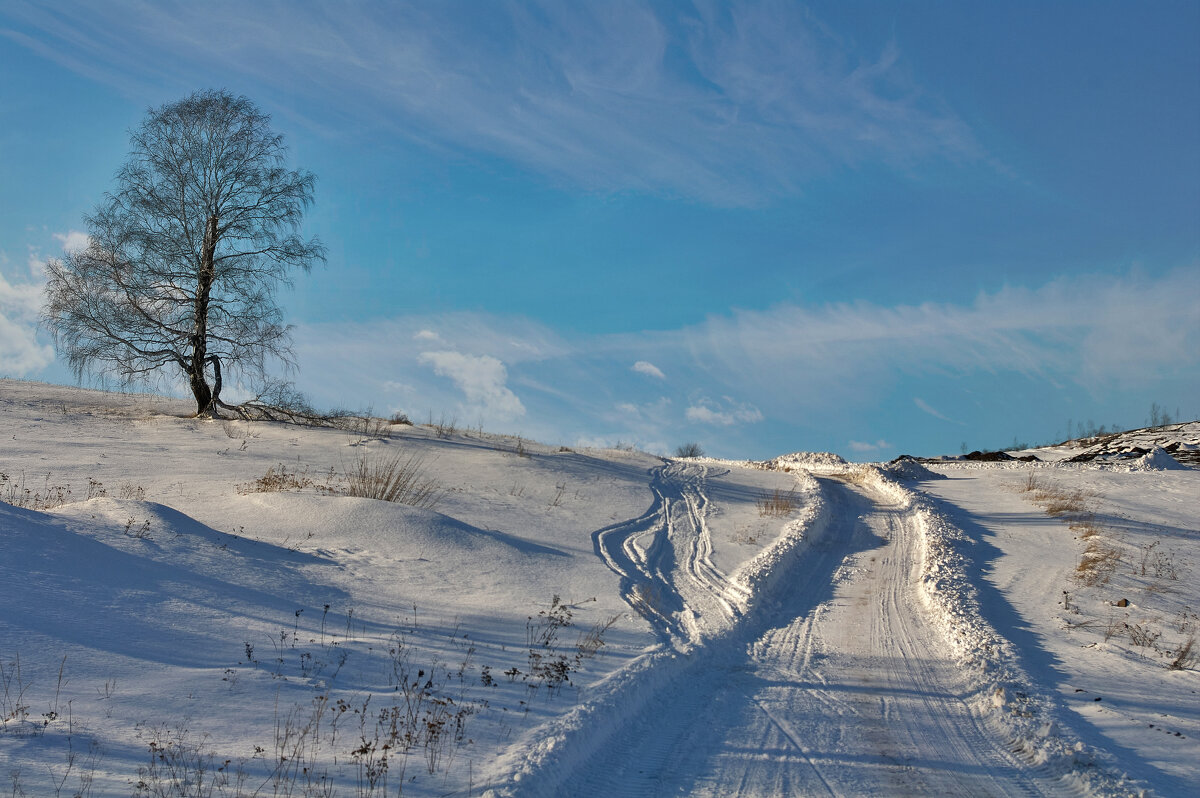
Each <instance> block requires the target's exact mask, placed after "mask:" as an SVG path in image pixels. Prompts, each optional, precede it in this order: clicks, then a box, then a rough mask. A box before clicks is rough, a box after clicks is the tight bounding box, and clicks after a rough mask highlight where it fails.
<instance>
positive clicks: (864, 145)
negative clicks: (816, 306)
mask: <svg viewBox="0 0 1200 798" xmlns="http://www.w3.org/2000/svg"><path fill="white" fill-rule="evenodd" d="M229 8H232V7H229ZM236 10H237V18H238V24H237V25H233V26H231V25H229V24H228V23H229V16H230V15H229V13H219V12H218V13H214V12H213V9H212V8H210V7H208V6H207V5H202V6H195V7H193V6H187V5H180V4H170V5H167V6H160V5H157V4H144V3H136V2H129V3H127V4H121V3H104V4H102V5H100V6H95V7H93V6H92V5H89V4H84V5H81V6H80V7H78V8H76V9H74V10H73V12H72V13H71V14H70V15H64V14H58V13H55V12H52V11H48V10H44V9H40V8H38V7H36V6H27V5H18V6H17V7H16V8H14V9H12V10H10V14H11V15H13V16H15V17H17V18H18V19H19V21H20V22H21V23H22V25H23V27H25V29H26V30H27V31H28V33H23V34H20V35H14V36H13V38H14V39H15V41H17V42H18V43H20V44H22V45H24V46H26V47H28V48H30V49H32V50H34V51H36V52H38V53H39V54H41V55H43V56H45V57H47V58H50V59H53V60H55V61H57V62H58V63H60V64H62V65H64V66H66V67H67V68H70V69H74V70H76V71H79V72H81V73H83V74H85V75H87V76H88V77H89V78H91V79H94V80H99V81H103V82H106V83H110V84H116V85H118V86H119V87H121V88H122V89H123V90H125V91H126V92H128V93H130V94H131V95H136V96H145V95H147V94H150V93H152V92H153V93H157V92H159V91H161V86H162V85H164V83H166V84H175V85H195V84H196V81H197V77H198V76H200V75H203V76H204V80H205V81H206V82H208V83H215V84H218V85H219V84H221V83H222V82H224V83H229V84H237V85H244V84H246V83H247V81H251V82H253V81H258V82H260V83H261V84H262V85H265V86H268V87H269V86H275V87H283V88H286V89H287V90H288V92H289V93H294V91H297V90H298V91H300V92H302V93H305V94H307V95H308V99H309V101H310V103H309V104H313V103H315V104H316V106H317V107H320V108H322V109H323V117H322V118H320V119H317V118H313V119H308V120H306V121H307V122H308V123H309V124H310V125H311V126H313V127H314V128H326V129H336V128H338V127H340V128H343V129H344V128H346V127H351V126H356V127H360V128H361V127H369V128H372V129H374V128H378V127H381V126H382V127H388V128H391V129H393V130H395V131H396V132H397V133H398V134H399V135H402V136H406V137H409V138H411V139H414V140H417V141H419V142H422V143H424V144H429V145H430V146H434V147H440V148H446V147H448V148H457V149H463V150H468V151H472V152H485V153H490V154H495V155H499V156H501V157H504V158H506V159H509V160H510V161H513V162H515V163H518V164H521V165H523V166H525V167H527V168H529V169H532V170H535V171H538V172H540V173H542V174H546V175H550V176H552V177H554V178H557V179H560V180H565V181H569V182H571V183H574V184H580V185H583V186H585V187H588V188H597V189H601V190H617V191H624V190H646V191H651V192H660V193H666V194H670V195H682V196H687V197H691V198H695V199H700V200H702V201H707V202H711V203H715V204H719V205H744V204H755V203H758V202H761V201H763V200H765V199H770V198H771V197H773V196H779V195H788V194H793V193H795V192H796V191H797V190H798V188H799V186H800V185H802V184H803V183H805V182H806V181H807V180H808V179H810V178H811V177H813V176H815V175H821V174H824V173H826V172H828V171H829V170H830V169H834V168H837V167H840V166H845V165H849V166H857V165H858V164H860V163H863V162H864V161H883V162H886V163H892V164H897V165H907V164H908V163H909V162H911V161H913V160H917V159H927V158H932V159H942V158H946V157H950V158H955V157H962V156H964V155H967V156H969V155H971V154H972V153H973V152H974V150H975V149H976V145H975V144H974V143H973V141H972V138H971V135H970V133H969V131H968V130H967V127H966V125H965V124H964V123H963V122H961V121H960V120H959V119H958V118H957V117H956V116H955V115H954V114H953V113H951V112H950V111H949V110H948V109H946V108H945V107H944V106H943V104H942V103H940V102H939V101H938V100H937V99H936V98H931V97H929V96H928V94H927V93H925V92H923V91H922V90H921V88H920V87H919V86H917V85H915V84H914V82H913V81H912V79H911V78H910V77H909V76H908V73H907V72H906V70H905V69H904V65H903V59H902V57H901V55H900V54H899V53H898V51H897V50H896V48H895V47H894V46H890V47H887V48H885V49H884V50H883V51H882V52H868V53H856V52H853V51H852V48H851V47H850V45H849V44H847V40H846V39H843V38H840V37H839V36H838V35H837V34H836V33H833V32H831V31H830V30H829V29H828V28H827V27H825V26H824V25H823V24H822V23H821V21H820V20H818V19H817V18H816V17H815V16H814V14H813V13H812V12H811V11H810V10H809V9H806V8H804V7H803V6H801V5H799V4H793V3H773V2H754V1H751V2H744V3H739V4H736V5H729V4H714V5H712V6H709V5H705V4H701V5H700V7H699V8H698V9H686V10H684V9H682V8H677V7H676V6H675V5H673V4H655V3H652V2H649V0H628V1H627V2H623V3H560V2H553V1H551V2H545V3H512V4H505V3H487V4H474V5H473V6H472V8H471V13H470V14H463V13H462V9H461V8H459V7H458V6H457V5H456V4H440V3H427V2H420V1H419V0H412V2H393V3H388V4H385V5H383V6H378V7H376V6H373V5H369V4H362V3H351V4H345V5H340V6H338V7H337V9H336V10H333V9H326V8H325V7H324V6H321V5H312V6H300V7H297V6H295V5H294V4H291V3H279V2H277V3H269V2H264V3H254V4H248V5H246V4H239V5H237V6H236ZM214 65H216V66H215V69H216V70H217V71H216V72H215V73H214V72H213V69H214ZM278 112H279V113H281V114H293V115H294V114H296V113H297V112H296V110H295V106H294V105H290V106H288V107H284V108H280V109H278ZM338 112H340V113H341V115H342V117H343V120H337V119H336V117H335V116H334V115H335V114H336V113H338ZM329 117H334V118H333V119H332V120H331V119H329ZM339 121H345V122H352V123H357V124H356V125H350V124H339Z"/></svg>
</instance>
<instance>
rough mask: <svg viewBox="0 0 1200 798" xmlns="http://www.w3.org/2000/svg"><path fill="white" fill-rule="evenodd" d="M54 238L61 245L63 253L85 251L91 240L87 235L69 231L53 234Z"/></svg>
mask: <svg viewBox="0 0 1200 798" xmlns="http://www.w3.org/2000/svg"><path fill="white" fill-rule="evenodd" d="M54 237H55V238H56V239H58V241H59V243H61V244H62V248H63V252H80V251H81V250H85V249H87V246H88V242H89V241H91V239H90V238H89V237H88V234H87V233H81V232H79V231H78V230H71V231H70V232H67V233H55V234H54Z"/></svg>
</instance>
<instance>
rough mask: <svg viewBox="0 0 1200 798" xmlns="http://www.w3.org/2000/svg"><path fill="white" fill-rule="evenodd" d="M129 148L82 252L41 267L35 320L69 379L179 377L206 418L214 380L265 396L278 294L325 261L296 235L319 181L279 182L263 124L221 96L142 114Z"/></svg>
mask: <svg viewBox="0 0 1200 798" xmlns="http://www.w3.org/2000/svg"><path fill="white" fill-rule="evenodd" d="M130 144H131V147H130V154H129V157H128V159H127V160H126V162H125V164H124V166H122V167H121V170H120V171H119V172H118V173H117V189H116V191H115V192H113V193H110V194H106V195H105V198H104V200H103V201H102V202H101V203H100V204H99V206H98V207H97V208H96V211H95V213H93V214H92V215H91V216H88V217H86V218H85V222H86V224H87V228H88V234H89V236H90V243H89V245H88V246H87V248H85V249H83V250H80V251H77V252H69V253H67V254H66V255H65V256H64V257H63V258H62V259H61V260H52V261H50V263H48V264H47V274H48V280H47V284H46V305H45V308H44V310H43V321H44V323H45V325H46V326H47V327H48V328H49V329H50V330H51V332H52V333H53V335H54V341H55V344H56V346H57V348H58V350H59V352H60V353H62V354H64V355H65V356H66V358H67V362H68V363H69V364H70V365H71V367H72V369H74V371H75V374H76V377H82V375H83V374H85V373H88V374H94V375H97V376H115V377H117V378H118V379H120V380H121V381H122V382H125V383H132V382H145V381H148V380H149V379H151V378H153V377H154V376H162V375H163V371H164V370H166V371H167V372H170V371H173V369H174V368H178V369H179V370H180V371H181V372H182V376H183V377H184V378H185V379H186V380H187V382H188V385H189V386H190V388H191V391H192V394H193V395H194V396H195V398H196V413H197V415H214V414H217V408H218V407H228V405H226V404H224V403H223V402H222V401H221V387H222V381H223V375H226V374H228V373H231V372H232V373H236V374H239V375H243V376H245V377H246V378H247V379H248V380H250V381H251V384H264V383H265V380H266V373H267V371H266V370H267V363H268V361H269V360H271V359H275V360H278V361H280V362H282V364H284V365H285V366H290V365H291V364H292V353H291V347H290V343H289V336H288V330H289V328H288V327H287V326H286V325H285V324H284V323H283V320H282V315H283V314H282V313H281V312H280V309H279V306H278V305H277V304H276V301H275V292H276V290H277V288H278V286H279V284H281V283H284V284H288V283H290V275H291V272H292V271H293V270H294V269H297V268H299V269H303V270H304V271H308V270H309V269H310V268H311V266H312V264H313V263H314V262H317V261H324V259H325V249H324V247H323V246H322V245H321V243H320V242H319V241H318V240H317V239H315V238H313V239H310V240H308V241H304V240H302V239H301V238H300V237H299V235H298V233H299V227H300V220H301V217H302V216H303V213H304V211H305V209H307V208H308V206H309V205H310V204H311V203H312V196H313V186H314V183H315V178H314V177H313V175H312V173H310V172H306V171H301V170H290V169H287V168H286V167H285V156H286V154H287V148H286V147H285V145H284V143H283V137H282V136H279V135H276V134H275V133H273V132H272V131H271V128H270V117H269V116H267V115H266V114H264V113H262V112H261V111H260V110H259V109H258V108H257V107H256V106H255V105H254V104H253V103H252V102H251V101H250V100H248V99H246V98H245V97H234V96H233V95H231V94H229V93H228V92H226V91H199V92H196V93H195V94H192V95H191V96H189V97H186V98H184V99H183V100H180V101H179V102H175V103H170V104H167V105H164V106H162V107H161V108H158V109H151V110H150V111H149V113H148V116H147V118H146V120H145V121H144V122H143V123H142V125H141V127H139V128H138V129H137V130H135V131H133V132H132V133H131V135H130Z"/></svg>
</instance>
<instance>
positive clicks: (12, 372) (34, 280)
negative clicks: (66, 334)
mask: <svg viewBox="0 0 1200 798" xmlns="http://www.w3.org/2000/svg"><path fill="white" fill-rule="evenodd" d="M8 263H9V260H8V257H7V256H4V257H3V258H2V259H0V266H7V265H8ZM26 265H27V268H28V274H26V275H22V276H16V275H14V276H13V277H12V279H11V280H10V279H9V277H8V275H6V274H5V273H4V272H3V271H0V375H5V376H18V377H24V376H27V375H29V374H34V373H36V372H38V371H40V370H41V369H43V368H45V367H46V366H48V365H50V364H51V363H53V362H54V348H53V347H51V346H50V345H48V344H43V343H41V342H39V341H38V317H39V315H40V314H41V308H42V290H43V285H44V283H45V275H44V263H43V262H42V260H41V258H40V257H39V256H38V253H37V250H35V249H30V252H29V260H28V263H27V264H26Z"/></svg>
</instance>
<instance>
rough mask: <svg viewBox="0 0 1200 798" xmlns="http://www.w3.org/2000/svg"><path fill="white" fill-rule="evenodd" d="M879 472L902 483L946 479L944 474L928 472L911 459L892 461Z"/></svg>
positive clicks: (904, 458)
mask: <svg viewBox="0 0 1200 798" xmlns="http://www.w3.org/2000/svg"><path fill="white" fill-rule="evenodd" d="M881 470H882V471H883V472H884V473H886V474H889V475H891V476H892V477H894V478H895V479H898V480H901V481H903V482H917V481H920V480H923V479H946V476H945V474H939V473H937V472H936V471H930V470H929V469H928V468H926V467H925V466H924V465H923V464H921V463H919V462H917V461H916V460H914V459H912V458H911V457H902V458H899V459H897V460H893V461H892V462H890V463H887V464H886V465H884V466H882V467H881Z"/></svg>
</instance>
